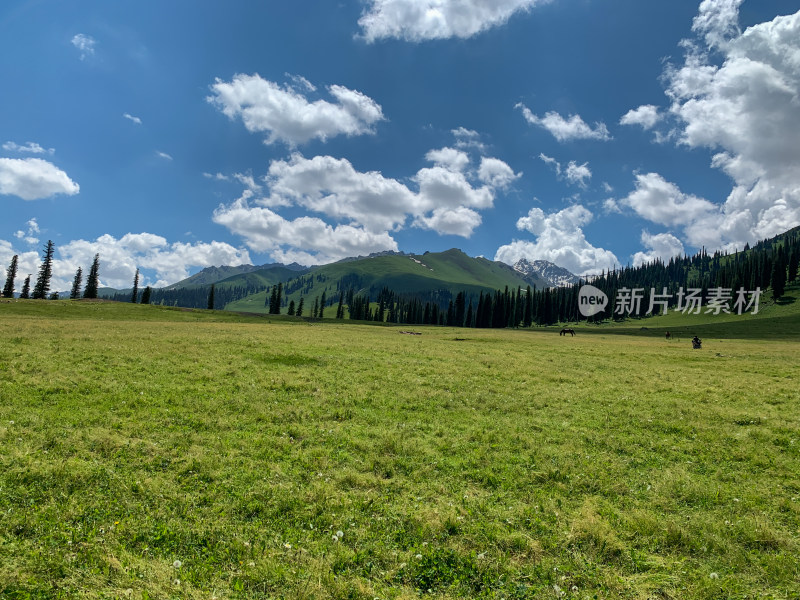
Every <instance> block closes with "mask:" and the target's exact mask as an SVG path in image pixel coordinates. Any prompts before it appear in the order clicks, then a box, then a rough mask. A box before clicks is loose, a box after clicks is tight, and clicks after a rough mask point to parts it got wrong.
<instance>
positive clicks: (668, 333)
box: [667, 331, 672, 340]
mask: <svg viewBox="0 0 800 600" xmlns="http://www.w3.org/2000/svg"><path fill="white" fill-rule="evenodd" d="M667 339H668V340H671V339H672V334H671V333H670V332H669V331H668V332H667Z"/></svg>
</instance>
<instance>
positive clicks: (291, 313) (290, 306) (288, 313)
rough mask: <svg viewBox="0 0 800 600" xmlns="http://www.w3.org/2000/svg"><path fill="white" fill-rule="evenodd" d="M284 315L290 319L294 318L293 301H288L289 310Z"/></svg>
mask: <svg viewBox="0 0 800 600" xmlns="http://www.w3.org/2000/svg"><path fill="white" fill-rule="evenodd" d="M286 314H287V315H289V316H290V317H293V316H294V300H291V301H289V308H288V310H287V311H286Z"/></svg>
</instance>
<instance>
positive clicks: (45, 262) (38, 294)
mask: <svg viewBox="0 0 800 600" xmlns="http://www.w3.org/2000/svg"><path fill="white" fill-rule="evenodd" d="M53 249H54V246H53V241H52V240H47V247H46V248H45V251H44V259H42V266H41V267H39V276H38V277H37V278H36V285H35V286H34V287H33V298H34V299H41V300H44V299H45V298H47V292H49V291H50V278H51V277H52V276H53Z"/></svg>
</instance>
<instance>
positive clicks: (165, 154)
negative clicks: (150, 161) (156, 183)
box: [156, 150, 172, 160]
mask: <svg viewBox="0 0 800 600" xmlns="http://www.w3.org/2000/svg"><path fill="white" fill-rule="evenodd" d="M156 156H158V157H159V158H163V159H164V160H172V157H171V156H170V155H169V154H167V153H166V152H161V150H156Z"/></svg>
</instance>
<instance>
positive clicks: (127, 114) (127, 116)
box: [122, 113, 142, 125]
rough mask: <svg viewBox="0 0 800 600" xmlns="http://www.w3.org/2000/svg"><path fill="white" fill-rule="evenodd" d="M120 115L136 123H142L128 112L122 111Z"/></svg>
mask: <svg viewBox="0 0 800 600" xmlns="http://www.w3.org/2000/svg"><path fill="white" fill-rule="evenodd" d="M122 116H123V117H125V118H126V119H128V120H129V121H133V122H134V123H136V124H137V125H141V124H142V120H141V119H140V118H139V117H134V116H133V115H132V114H130V113H123V114H122Z"/></svg>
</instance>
